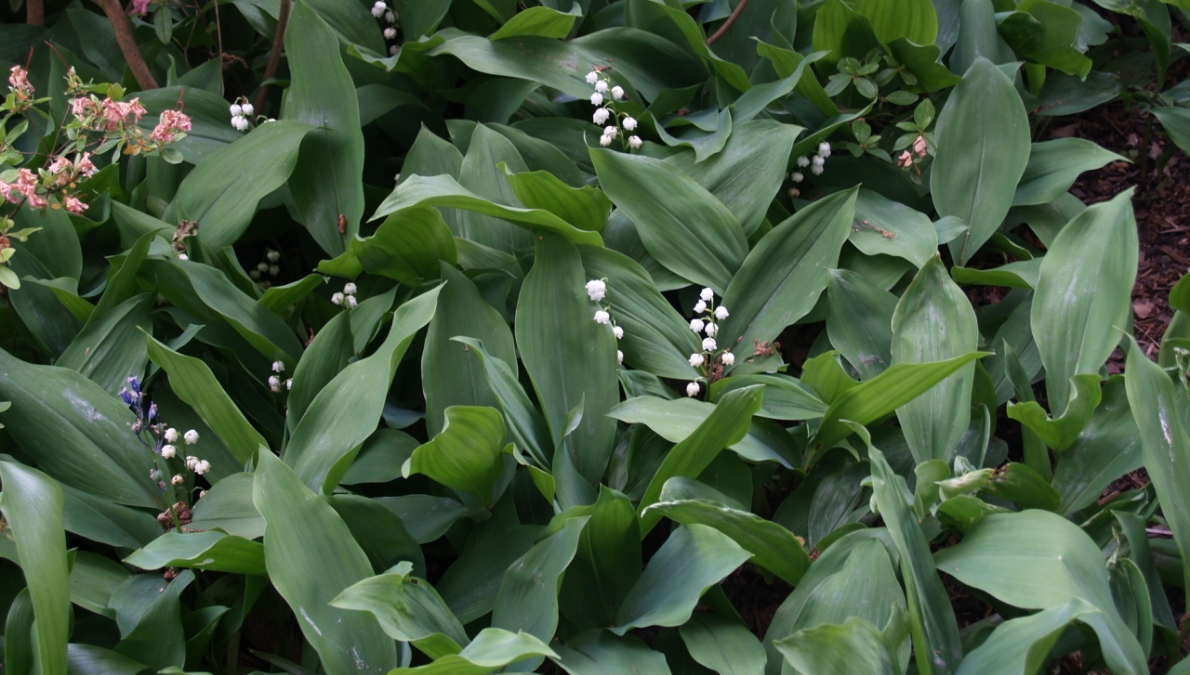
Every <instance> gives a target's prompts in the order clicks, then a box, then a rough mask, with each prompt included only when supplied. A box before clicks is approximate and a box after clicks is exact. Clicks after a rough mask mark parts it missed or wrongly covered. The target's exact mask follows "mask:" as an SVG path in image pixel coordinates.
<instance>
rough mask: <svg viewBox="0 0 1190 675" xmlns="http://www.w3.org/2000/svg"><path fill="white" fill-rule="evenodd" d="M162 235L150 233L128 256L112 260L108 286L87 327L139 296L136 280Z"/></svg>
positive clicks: (131, 249)
mask: <svg viewBox="0 0 1190 675" xmlns="http://www.w3.org/2000/svg"><path fill="white" fill-rule="evenodd" d="M162 225H164V223H162ZM160 234H162V231H161V230H156V231H153V232H148V233H146V234H144V235H142V236H141V237H140V238H139V239H137V240H136V243H135V244H133V245H132V248H130V249H129V250H128V253H127V254H126V255H124V256H119V257H113V258H111V259H110V262H111V264H112V271H111V273H110V274H109V275H108V280H107V286H106V288H105V289H104V291H103V297H101V298H100V299H99V302H98V303H97V304H96V305H95V311H94V312H92V313H91V318H90V319H88V320H87V326H90V325H91V324H92V323H94V322H95V321H96V320H98V319H99V318H101V317H103V316H104V315H105V314H107V312H108V311H109V310H111V309H114V308H115V307H116V306H117V305H121V304H123V303H124V301H126V300H128V299H129V298H131V297H132V296H134V295H136V294H137V291H138V290H140V289H139V288H138V287H137V284H136V279H137V275H138V274H139V273H140V269H141V264H142V263H143V262H144V261H145V256H147V255H148V253H149V247H150V246H151V245H152V243H153V242H154V241H155V240H156V238H157V237H158V236H159V235H160ZM84 328H86V326H85V327H84Z"/></svg>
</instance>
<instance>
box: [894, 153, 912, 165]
mask: <svg viewBox="0 0 1190 675" xmlns="http://www.w3.org/2000/svg"><path fill="white" fill-rule="evenodd" d="M897 166H900V167H904V168H909V167H911V166H913V155H912V153H910V152H909V151H908V150H906V151H905V152H902V153H901V156H900V157H898V158H897Z"/></svg>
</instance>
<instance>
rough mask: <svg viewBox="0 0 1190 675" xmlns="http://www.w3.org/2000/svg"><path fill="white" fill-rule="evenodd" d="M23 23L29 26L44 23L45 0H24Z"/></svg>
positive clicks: (42, 24)
mask: <svg viewBox="0 0 1190 675" xmlns="http://www.w3.org/2000/svg"><path fill="white" fill-rule="evenodd" d="M25 23H27V24H29V25H30V26H44V25H45V0H25Z"/></svg>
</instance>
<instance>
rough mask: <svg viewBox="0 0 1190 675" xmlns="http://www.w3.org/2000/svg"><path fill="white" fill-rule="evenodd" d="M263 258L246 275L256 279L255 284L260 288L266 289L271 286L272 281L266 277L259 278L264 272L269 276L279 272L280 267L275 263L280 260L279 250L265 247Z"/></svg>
mask: <svg viewBox="0 0 1190 675" xmlns="http://www.w3.org/2000/svg"><path fill="white" fill-rule="evenodd" d="M264 257H265V259H264V260H261V261H260V262H259V263H257V265H256V267H255V268H253V269H251V270H248V276H250V277H252V279H253V280H254V281H256V285H257V286H260V288H261V290H268V289H269V288H271V287H272V285H273V284H272V282H270V281H269V280H268V279H265V280H263V281H262V280H261V277H262V276H263V275H265V274H268V275H269V276H274V277H275V276H277V275H278V274H280V273H281V267H280V266H278V265H277V263H278V262H280V261H281V252H280V251H274V250H273V249H271V248H270V249H266V250H265V254H264Z"/></svg>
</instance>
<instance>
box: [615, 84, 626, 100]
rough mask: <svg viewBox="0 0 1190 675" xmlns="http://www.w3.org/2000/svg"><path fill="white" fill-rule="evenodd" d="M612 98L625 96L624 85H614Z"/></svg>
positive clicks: (618, 98) (617, 98)
mask: <svg viewBox="0 0 1190 675" xmlns="http://www.w3.org/2000/svg"><path fill="white" fill-rule="evenodd" d="M612 98H614V99H616V100H617V101H619V100H620V99H622V98H624V87H621V86H620V85H616V86H614V87H612Z"/></svg>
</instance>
